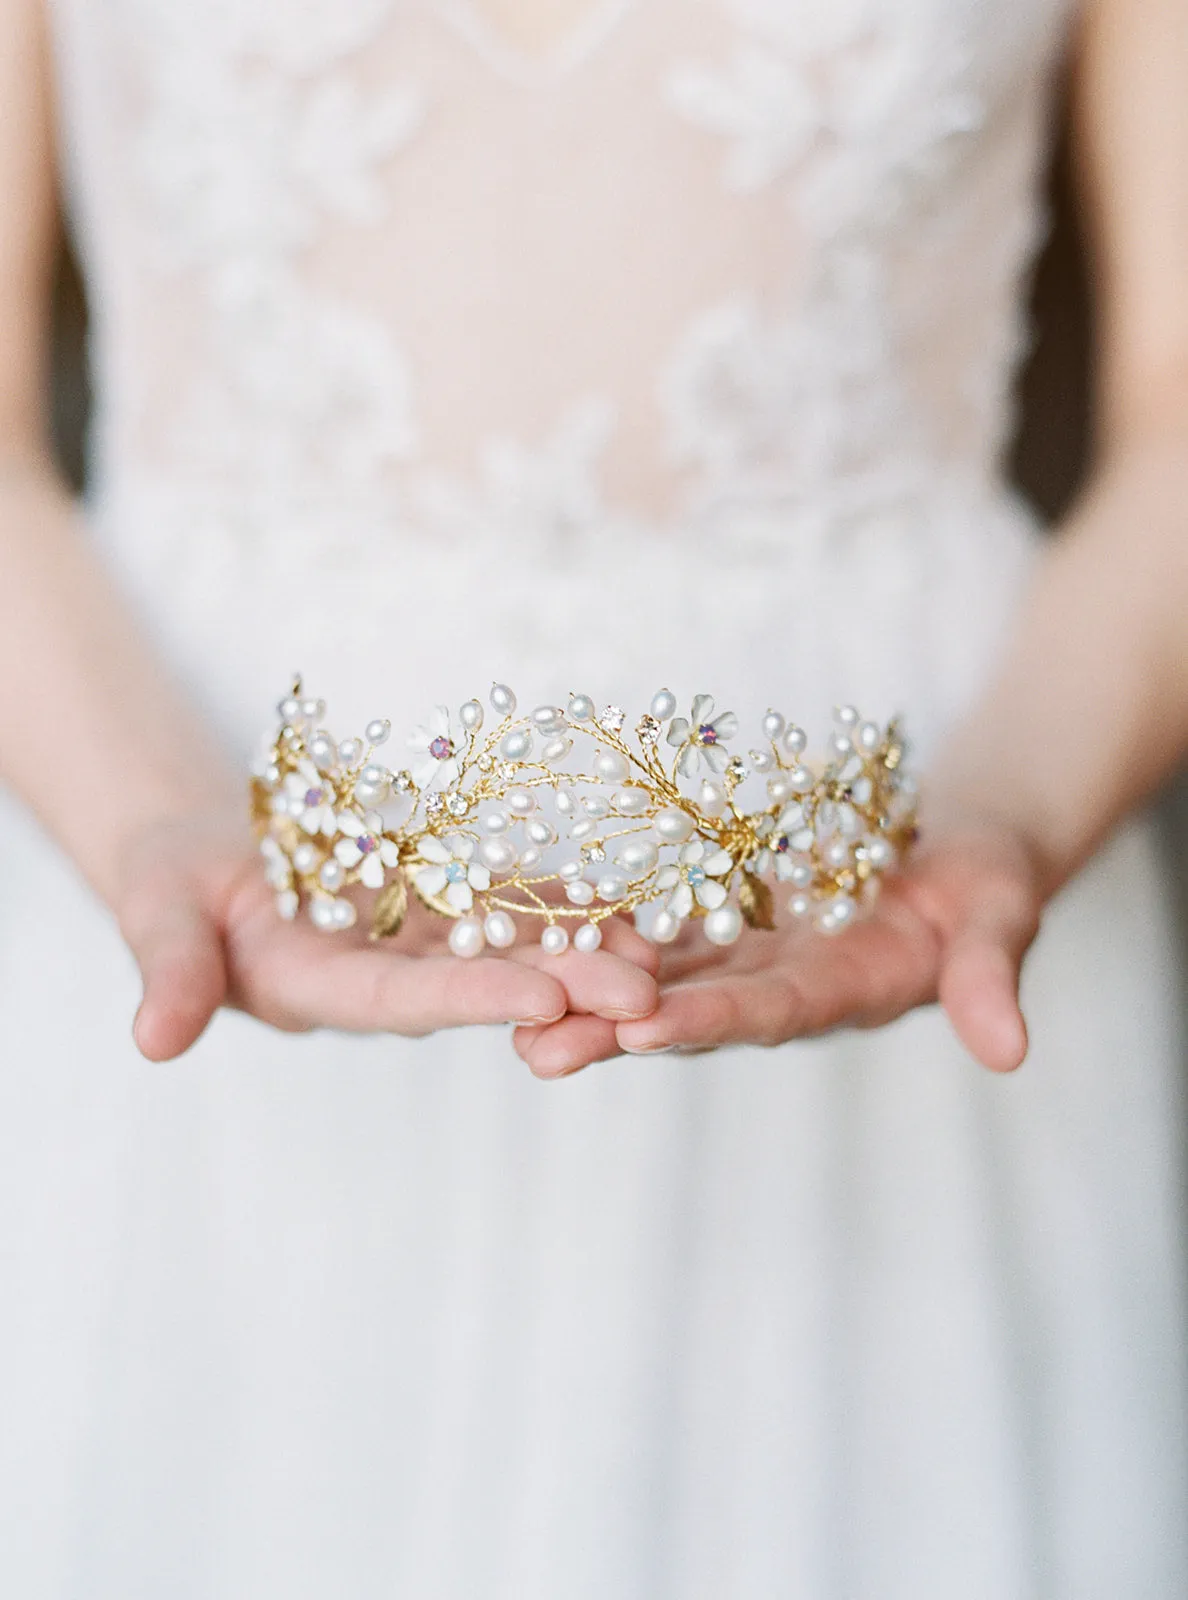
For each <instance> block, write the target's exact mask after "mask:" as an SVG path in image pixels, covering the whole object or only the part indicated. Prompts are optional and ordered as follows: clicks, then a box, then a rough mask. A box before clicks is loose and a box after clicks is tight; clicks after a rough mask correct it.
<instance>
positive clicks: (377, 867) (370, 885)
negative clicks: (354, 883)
mask: <svg viewBox="0 0 1188 1600" xmlns="http://www.w3.org/2000/svg"><path fill="white" fill-rule="evenodd" d="M359 882H360V883H361V884H362V885H363V886H364V888H366V889H382V888H383V886H384V864H383V862H382V861H381V860H380V858H379V855H378V853H377V852H375V851H373V852H372V854H371V855H369V856H368V857H367V859H366V860H365V861H364V863H363V865H362V866H361V867H360V868H359Z"/></svg>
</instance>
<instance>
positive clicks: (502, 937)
mask: <svg viewBox="0 0 1188 1600" xmlns="http://www.w3.org/2000/svg"><path fill="white" fill-rule="evenodd" d="M483 933H484V935H485V936H486V940H487V943H488V944H489V945H490V946H491V948H492V950H510V949H511V947H512V945H513V944H515V942H516V925H515V923H514V922H513V921H512V919H511V918H510V917H509V916H508V914H507V912H506V911H492V912H491V913H490V914H489V915H488V916H487V919H486V921H485V922H484V923H483Z"/></svg>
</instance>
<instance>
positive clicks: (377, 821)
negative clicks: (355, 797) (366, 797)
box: [334, 811, 400, 889]
mask: <svg viewBox="0 0 1188 1600" xmlns="http://www.w3.org/2000/svg"><path fill="white" fill-rule="evenodd" d="M381 827H382V819H381V818H380V817H379V816H377V815H376V814H375V813H374V812H372V813H371V814H369V815H368V816H367V817H366V818H365V819H364V821H363V822H360V821H359V819H358V817H357V816H355V814H354V813H353V812H351V811H344V812H342V813H341V814H340V816H339V817H338V831H339V833H341V834H342V835H343V837H342V838H341V839H340V840H339V841H338V843H337V844H336V845H335V846H334V854H335V855H336V856H337V858H338V860H339V861H340V862H341V863H342V865H343V866H344V867H348V868H350V867H358V868H359V882H360V883H361V884H362V885H363V886H364V888H366V889H382V888H383V886H384V868H385V867H398V866H399V865H400V851H399V849H398V848H397V846H396V845H395V844H394V843H393V841H392V840H391V839H385V838H384V837H383V835H382V834H381V833H380V828H381ZM360 863H362V865H360Z"/></svg>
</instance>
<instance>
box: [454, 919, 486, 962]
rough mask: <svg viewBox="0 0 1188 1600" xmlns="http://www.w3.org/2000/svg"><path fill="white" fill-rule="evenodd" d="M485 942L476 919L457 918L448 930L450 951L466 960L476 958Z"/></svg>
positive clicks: (484, 936) (481, 929) (479, 923)
mask: <svg viewBox="0 0 1188 1600" xmlns="http://www.w3.org/2000/svg"><path fill="white" fill-rule="evenodd" d="M486 942H487V940H486V935H485V934H484V933H483V925H482V923H481V922H480V921H479V919H478V918H477V917H459V918H458V920H457V922H455V923H454V926H453V927H452V928H451V929H450V949H451V950H452V951H453V952H454V954H455V955H456V956H462V957H463V958H464V959H466V960H469V959H470V957H471V956H477V955H478V954H479V953H480V951H481V950H482V948H483V945H484V944H486Z"/></svg>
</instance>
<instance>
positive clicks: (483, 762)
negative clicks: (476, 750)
mask: <svg viewBox="0 0 1188 1600" xmlns="http://www.w3.org/2000/svg"><path fill="white" fill-rule="evenodd" d="M478 769H479V771H480V772H494V770H495V757H494V756H492V755H485V756H480V757H479V758H478Z"/></svg>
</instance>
